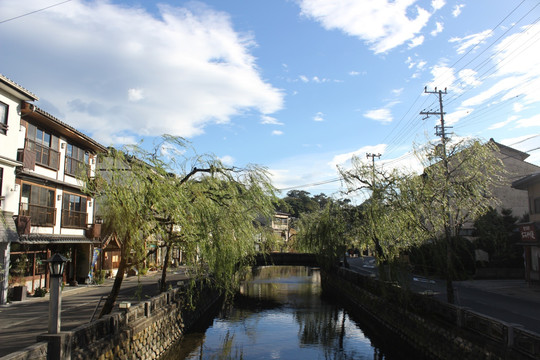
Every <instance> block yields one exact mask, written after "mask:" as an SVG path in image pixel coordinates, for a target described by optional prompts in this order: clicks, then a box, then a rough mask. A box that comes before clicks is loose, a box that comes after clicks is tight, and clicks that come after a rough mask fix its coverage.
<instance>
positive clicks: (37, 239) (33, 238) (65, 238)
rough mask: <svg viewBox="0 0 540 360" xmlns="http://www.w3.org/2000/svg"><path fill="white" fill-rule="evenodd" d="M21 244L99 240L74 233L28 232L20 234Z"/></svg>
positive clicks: (91, 242) (77, 242) (78, 242)
mask: <svg viewBox="0 0 540 360" xmlns="http://www.w3.org/2000/svg"><path fill="white" fill-rule="evenodd" d="M17 242H19V243H21V244H94V243H95V244H99V241H95V240H93V239H89V238H87V237H84V236H76V235H49V234H30V235H21V236H20V237H19V240H18V241H17Z"/></svg>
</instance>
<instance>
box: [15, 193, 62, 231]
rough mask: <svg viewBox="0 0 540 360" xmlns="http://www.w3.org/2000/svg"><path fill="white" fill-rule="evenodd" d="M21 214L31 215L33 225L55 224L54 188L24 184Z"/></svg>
mask: <svg viewBox="0 0 540 360" xmlns="http://www.w3.org/2000/svg"><path fill="white" fill-rule="evenodd" d="M20 214H21V215H25V216H30V221H31V223H32V225H37V226H54V223H55V221H54V218H55V214H56V209H55V208H54V189H49V188H46V187H43V186H38V185H30V184H23V186H22V193H21V209H20Z"/></svg>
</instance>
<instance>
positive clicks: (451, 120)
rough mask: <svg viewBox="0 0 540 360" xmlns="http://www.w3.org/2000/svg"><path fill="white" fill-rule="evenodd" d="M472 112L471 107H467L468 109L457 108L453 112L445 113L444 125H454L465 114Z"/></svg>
mask: <svg viewBox="0 0 540 360" xmlns="http://www.w3.org/2000/svg"><path fill="white" fill-rule="evenodd" d="M472 112H473V109H471V108H468V109H458V110H456V111H453V112H451V113H449V114H446V116H445V120H446V124H445V125H447V126H452V125H455V124H457V123H458V122H459V121H460V120H461V119H462V118H464V117H465V116H468V115H470V114H471V113H472Z"/></svg>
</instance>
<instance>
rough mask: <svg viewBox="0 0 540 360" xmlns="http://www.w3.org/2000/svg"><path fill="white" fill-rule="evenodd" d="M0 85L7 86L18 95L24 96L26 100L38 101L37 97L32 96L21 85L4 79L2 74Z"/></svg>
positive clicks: (0, 75)
mask: <svg viewBox="0 0 540 360" xmlns="http://www.w3.org/2000/svg"><path fill="white" fill-rule="evenodd" d="M0 83H3V84H5V85H7V86H8V87H9V88H11V89H12V90H15V91H16V92H18V93H19V94H22V95H24V96H25V97H27V98H28V100H39V99H38V97H37V95H34V94H33V93H31V92H30V91H28V90H26V89H25V88H23V87H22V86H21V85H19V84H17V83H16V82H15V81H13V80H11V79H9V78H7V77H5V76H4V75H2V74H0Z"/></svg>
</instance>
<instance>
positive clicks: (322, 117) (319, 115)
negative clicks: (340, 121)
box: [313, 111, 324, 122]
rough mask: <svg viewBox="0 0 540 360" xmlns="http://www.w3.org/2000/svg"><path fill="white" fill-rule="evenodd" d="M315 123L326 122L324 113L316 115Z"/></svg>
mask: <svg viewBox="0 0 540 360" xmlns="http://www.w3.org/2000/svg"><path fill="white" fill-rule="evenodd" d="M313 121H317V122H320V121H324V114H323V113H322V112H320V111H319V112H318V113H316V114H315V116H314V117H313Z"/></svg>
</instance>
